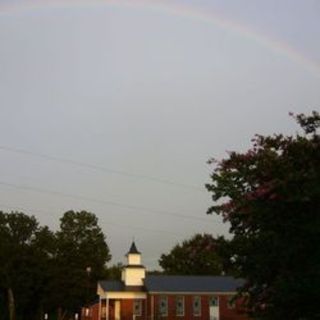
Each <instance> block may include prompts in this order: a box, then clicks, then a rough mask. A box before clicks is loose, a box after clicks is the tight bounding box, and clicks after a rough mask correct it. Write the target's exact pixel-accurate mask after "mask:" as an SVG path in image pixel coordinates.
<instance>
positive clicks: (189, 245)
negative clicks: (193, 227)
mask: <svg viewBox="0 0 320 320" xmlns="http://www.w3.org/2000/svg"><path fill="white" fill-rule="evenodd" d="M222 239H223V238H219V239H215V238H213V236H211V235H209V234H196V235H194V236H193V237H192V238H190V239H188V240H185V241H183V242H182V243H181V244H177V245H176V246H174V248H173V249H172V250H171V251H170V252H169V253H168V254H162V255H161V257H160V260H159V264H160V266H161V267H162V268H163V271H164V273H165V274H181V275H220V274H221V273H222V272H223V264H222V259H221V258H220V256H219V253H218V246H219V243H220V242H221V241H222Z"/></svg>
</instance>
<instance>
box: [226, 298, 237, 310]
mask: <svg viewBox="0 0 320 320" xmlns="http://www.w3.org/2000/svg"><path fill="white" fill-rule="evenodd" d="M227 306H228V309H234V308H235V307H236V299H235V297H234V296H229V297H228V302H227Z"/></svg>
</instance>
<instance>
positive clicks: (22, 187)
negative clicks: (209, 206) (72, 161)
mask: <svg viewBox="0 0 320 320" xmlns="http://www.w3.org/2000/svg"><path fill="white" fill-rule="evenodd" d="M0 185H2V186H4V187H9V188H14V189H20V190H26V191H32V192H38V193H45V194H50V195H54V196H59V197H67V198H73V199H78V200H85V201H90V202H96V203H100V204H104V205H108V206H113V207H119V208H125V209H129V210H134V211H139V212H141V211H143V212H148V213H151V214H157V215H158V214H161V215H166V216H173V217H178V218H182V219H189V220H197V221H205V222H207V223H208V222H209V221H208V219H204V218H200V217H196V216H191V215H185V214H182V213H179V212H170V211H165V210H158V209H153V208H147V207H140V206H134V205H130V204H125V203H119V202H116V201H110V200H102V199H96V198H90V197H85V196H79V195H76V194H70V193H64V192H59V191H55V190H48V189H43V188H36V187H32V186H28V185H18V184H13V183H9V182H5V181H0ZM148 213H143V214H147V215H148ZM210 221H211V222H212V223H216V224H222V222H220V221H217V220H210Z"/></svg>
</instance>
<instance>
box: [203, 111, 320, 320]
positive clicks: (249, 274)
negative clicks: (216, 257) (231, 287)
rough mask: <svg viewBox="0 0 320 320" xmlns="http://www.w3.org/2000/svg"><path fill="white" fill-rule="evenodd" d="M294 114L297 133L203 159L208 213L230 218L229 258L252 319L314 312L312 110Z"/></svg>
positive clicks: (319, 210) (317, 256)
mask: <svg viewBox="0 0 320 320" xmlns="http://www.w3.org/2000/svg"><path fill="white" fill-rule="evenodd" d="M294 117H295V119H296V121H297V122H298V124H299V125H300V127H301V128H302V132H300V133H296V134H295V135H292V136H285V135H282V134H276V135H272V136H262V135H256V136H255V137H254V138H253V140H252V143H253V146H252V148H251V149H250V150H248V151H247V152H244V153H241V152H231V153H229V156H228V157H227V158H226V159H223V160H222V161H216V160H212V161H210V162H211V164H212V165H213V166H214V169H213V173H212V175H211V183H209V184H207V189H208V191H209V192H211V193H212V199H213V201H214V205H213V206H212V207H210V208H209V209H208V213H209V214H211V213H216V214H221V215H222V216H223V217H224V220H225V221H227V222H229V223H230V232H231V233H232V234H233V239H232V240H231V242H230V243H229V246H228V250H229V253H230V255H229V257H230V260H229V263H230V264H231V265H232V266H233V268H234V269H235V270H236V272H237V274H238V275H239V276H241V277H244V278H245V279H246V280H247V281H246V285H245V286H244V287H243V288H242V290H243V292H245V294H246V297H247V302H248V305H247V306H248V310H249V311H250V312H251V314H252V315H253V316H255V317H257V318H259V319H273V320H274V319H290V320H295V319H319V318H320V311H319V307H318V301H320V291H319V287H320V136H319V127H320V115H319V113H317V112H313V113H312V114H311V115H310V116H305V115H303V114H300V115H297V116H294Z"/></svg>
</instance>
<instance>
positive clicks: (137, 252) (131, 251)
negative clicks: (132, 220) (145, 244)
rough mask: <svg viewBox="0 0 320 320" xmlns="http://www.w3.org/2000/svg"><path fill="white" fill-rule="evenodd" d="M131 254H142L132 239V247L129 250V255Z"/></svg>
mask: <svg viewBox="0 0 320 320" xmlns="http://www.w3.org/2000/svg"><path fill="white" fill-rule="evenodd" d="M129 254H141V253H140V252H139V251H138V249H137V247H136V244H135V243H134V241H132V244H131V247H130V250H129V251H128V253H127V255H129Z"/></svg>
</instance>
